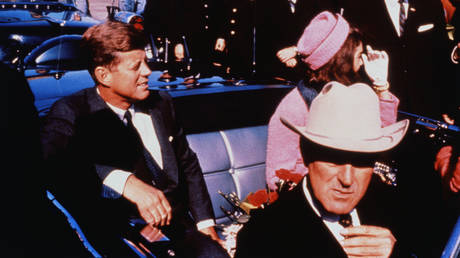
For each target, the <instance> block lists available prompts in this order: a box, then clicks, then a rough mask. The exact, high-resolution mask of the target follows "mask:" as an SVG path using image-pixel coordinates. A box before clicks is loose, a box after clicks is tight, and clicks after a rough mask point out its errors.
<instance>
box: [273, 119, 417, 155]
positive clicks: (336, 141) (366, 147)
mask: <svg viewBox="0 0 460 258" xmlns="http://www.w3.org/2000/svg"><path fill="white" fill-rule="evenodd" d="M280 119H281V122H282V123H283V124H284V125H285V126H286V127H288V128H289V129H291V130H293V131H294V132H296V133H297V134H299V135H300V136H302V137H304V138H306V139H308V140H310V141H312V142H314V143H316V144H319V145H323V146H326V147H329V148H333V149H338V150H343V151H353V152H366V153H372V152H383V151H386V150H389V149H392V148H393V147H395V146H396V145H398V144H399V143H400V142H401V140H402V139H403V137H404V135H405V134H406V132H407V130H408V128H409V120H408V119H405V120H401V121H399V122H396V123H394V124H391V125H389V126H386V127H383V128H382V135H381V136H379V137H377V138H372V139H351V138H331V137H329V136H325V135H319V134H315V133H311V132H309V131H308V130H307V128H306V127H303V126H295V125H293V124H292V123H290V122H289V121H287V120H286V119H284V118H283V117H281V118H280Z"/></svg>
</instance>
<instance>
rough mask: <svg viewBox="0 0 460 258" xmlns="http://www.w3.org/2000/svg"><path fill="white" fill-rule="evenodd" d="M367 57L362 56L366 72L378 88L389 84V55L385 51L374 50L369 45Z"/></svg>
mask: <svg viewBox="0 0 460 258" xmlns="http://www.w3.org/2000/svg"><path fill="white" fill-rule="evenodd" d="M366 48H367V55H366V54H362V55H361V57H362V59H363V62H364V70H365V71H366V73H367V75H368V76H369V78H370V79H371V80H372V82H373V83H374V85H376V86H385V85H387V83H388V54H387V53H386V52H385V51H378V50H373V49H372V47H371V46H369V45H367V46H366Z"/></svg>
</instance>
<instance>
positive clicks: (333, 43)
mask: <svg viewBox="0 0 460 258" xmlns="http://www.w3.org/2000/svg"><path fill="white" fill-rule="evenodd" d="M349 31H350V26H349V25H348V22H347V21H346V20H345V19H344V18H343V17H342V16H341V15H339V14H337V15H334V14H332V13H331V12H328V11H324V12H321V13H320V14H318V15H316V17H315V18H313V20H311V22H310V24H308V26H307V27H306V28H305V30H304V31H303V34H302V36H301V37H300V39H299V41H298V43H297V51H298V52H299V53H300V54H301V55H303V56H304V58H303V59H302V61H303V62H305V63H306V64H307V65H308V66H309V67H310V68H311V69H312V70H317V69H318V68H320V67H321V66H323V65H325V64H326V63H327V62H328V61H329V60H330V59H331V58H332V57H333V56H334V55H335V54H336V53H337V52H338V51H339V50H340V48H341V47H342V45H343V43H344V42H345V40H346V39H347V37H348V32H349Z"/></svg>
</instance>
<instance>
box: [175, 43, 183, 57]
mask: <svg viewBox="0 0 460 258" xmlns="http://www.w3.org/2000/svg"><path fill="white" fill-rule="evenodd" d="M184 52H185V51H184V45H182V44H177V45H176V46H175V47H174V56H175V57H176V60H177V61H181V60H182V59H184V58H185V54H184Z"/></svg>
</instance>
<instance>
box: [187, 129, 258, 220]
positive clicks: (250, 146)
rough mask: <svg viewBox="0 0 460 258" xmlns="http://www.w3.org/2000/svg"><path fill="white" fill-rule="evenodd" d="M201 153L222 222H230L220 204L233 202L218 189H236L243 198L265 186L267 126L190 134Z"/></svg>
mask: <svg viewBox="0 0 460 258" xmlns="http://www.w3.org/2000/svg"><path fill="white" fill-rule="evenodd" d="M187 140H188V142H189V144H190V147H191V148H192V150H193V151H195V153H196V154H197V156H198V160H199V162H200V165H201V168H202V170H203V175H204V179H205V181H206V186H207V187H208V192H209V195H210V196H211V201H212V205H213V209H214V214H215V215H216V222H217V223H218V224H221V223H222V224H227V223H229V222H230V219H229V218H228V217H226V215H225V214H224V212H223V211H222V210H221V208H220V207H224V208H225V209H226V210H229V211H232V210H233V208H232V206H231V205H230V204H229V203H228V202H227V201H226V200H225V199H224V198H223V197H222V196H221V195H220V194H219V193H218V191H219V190H220V191H222V192H223V193H231V192H235V193H236V194H237V196H238V197H239V198H240V199H241V200H242V199H244V198H245V197H246V196H247V195H248V194H249V193H250V192H255V191H256V190H258V189H264V188H265V157H266V145H267V126H266V125H262V126H251V127H243V128H237V129H229V130H222V131H216V132H209V133H199V134H190V135H187Z"/></svg>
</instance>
